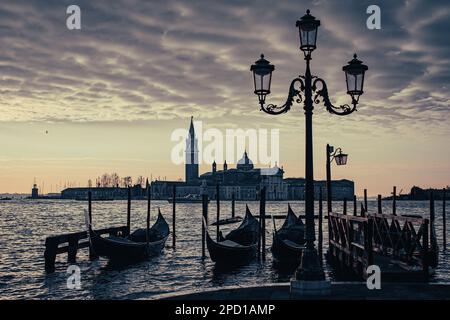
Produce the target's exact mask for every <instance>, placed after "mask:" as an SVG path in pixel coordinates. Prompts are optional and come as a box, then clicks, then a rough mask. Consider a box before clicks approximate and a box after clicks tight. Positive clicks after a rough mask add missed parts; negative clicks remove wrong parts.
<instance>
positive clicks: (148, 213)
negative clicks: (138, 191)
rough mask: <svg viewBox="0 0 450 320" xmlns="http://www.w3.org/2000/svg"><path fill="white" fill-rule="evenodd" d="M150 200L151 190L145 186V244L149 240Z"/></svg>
mask: <svg viewBox="0 0 450 320" xmlns="http://www.w3.org/2000/svg"><path fill="white" fill-rule="evenodd" d="M151 201H152V191H151V190H150V187H147V230H146V234H145V239H146V241H147V245H148V243H149V241H150V233H149V231H150V211H151V210H150V209H151Z"/></svg>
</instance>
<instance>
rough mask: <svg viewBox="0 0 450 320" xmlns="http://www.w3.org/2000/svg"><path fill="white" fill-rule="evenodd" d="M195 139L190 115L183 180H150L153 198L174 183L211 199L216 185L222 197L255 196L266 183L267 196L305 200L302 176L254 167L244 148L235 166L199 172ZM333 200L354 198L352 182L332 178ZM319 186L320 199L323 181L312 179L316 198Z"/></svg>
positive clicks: (164, 195) (183, 191)
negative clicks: (287, 174) (288, 175)
mask: <svg viewBox="0 0 450 320" xmlns="http://www.w3.org/2000/svg"><path fill="white" fill-rule="evenodd" d="M198 154H199V152H198V139H197V137H196V134H195V129H194V123H193V118H192V117H191V123H190V126H189V132H188V136H187V138H186V148H185V181H158V180H156V181H152V183H151V190H152V196H153V198H155V199H168V198H169V197H171V196H172V192H173V186H174V185H175V186H176V190H177V197H185V196H188V195H197V196H200V194H201V192H206V193H207V194H208V197H209V198H210V199H215V198H216V186H217V185H219V187H220V189H219V190H220V198H221V199H222V200H231V199H232V198H233V197H234V198H235V199H236V200H246V201H251V200H258V199H259V192H260V190H261V189H262V188H263V187H266V199H267V200H304V197H305V179H304V178H287V179H284V178H283V175H284V170H283V167H281V168H279V167H278V165H277V164H275V166H274V167H272V168H255V167H254V165H253V162H252V160H251V159H250V158H249V156H248V154H247V151H246V150H245V151H244V153H243V155H242V158H241V159H240V160H239V161H238V162H237V164H236V168H229V167H228V164H227V162H226V161H224V163H223V166H222V170H220V169H219V168H218V166H217V164H216V162H213V164H212V166H211V171H210V172H205V173H203V174H199V165H198V162H199V161H198ZM331 186H332V188H333V200H343V199H347V200H350V199H353V195H354V187H355V185H354V182H353V181H350V180H347V179H343V180H337V181H336V180H335V181H331ZM320 189H322V195H323V199H324V200H325V199H326V182H325V181H317V180H316V181H315V182H314V194H315V199H318V198H319V193H320Z"/></svg>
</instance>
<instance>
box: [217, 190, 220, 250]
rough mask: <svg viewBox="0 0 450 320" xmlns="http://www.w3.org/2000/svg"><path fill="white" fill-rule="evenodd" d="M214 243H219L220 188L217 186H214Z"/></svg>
mask: <svg viewBox="0 0 450 320" xmlns="http://www.w3.org/2000/svg"><path fill="white" fill-rule="evenodd" d="M216 207H217V209H216V241H219V233H220V228H219V220H220V188H219V184H216Z"/></svg>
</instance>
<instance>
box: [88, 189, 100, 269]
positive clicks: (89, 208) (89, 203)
mask: <svg viewBox="0 0 450 320" xmlns="http://www.w3.org/2000/svg"><path fill="white" fill-rule="evenodd" d="M88 215H89V225H90V226H91V228H92V191H88ZM88 231H89V230H88ZM89 237H90V236H89ZM97 258H98V256H97V255H96V254H95V252H94V248H92V244H91V242H90V241H89V260H95V259H97Z"/></svg>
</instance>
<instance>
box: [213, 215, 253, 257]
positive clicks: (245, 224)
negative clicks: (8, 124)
mask: <svg viewBox="0 0 450 320" xmlns="http://www.w3.org/2000/svg"><path fill="white" fill-rule="evenodd" d="M204 223H205V221H204ZM205 224H206V223H205ZM205 229H206V245H207V247H208V251H209V256H210V257H211V260H212V261H214V262H216V263H221V264H224V263H226V264H235V263H246V262H249V261H250V260H251V259H252V258H254V257H255V256H256V252H257V249H258V240H259V230H260V229H259V221H258V220H257V219H256V218H255V217H254V216H253V215H252V213H251V212H250V210H249V209H248V207H246V212H245V218H244V220H243V221H242V223H241V225H240V226H239V227H238V228H237V229H235V230H232V231H231V232H230V233H229V234H228V235H226V236H225V237H223V236H222V234H220V235H219V241H215V240H213V239H212V238H211V236H210V235H209V232H208V228H207V226H205Z"/></svg>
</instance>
